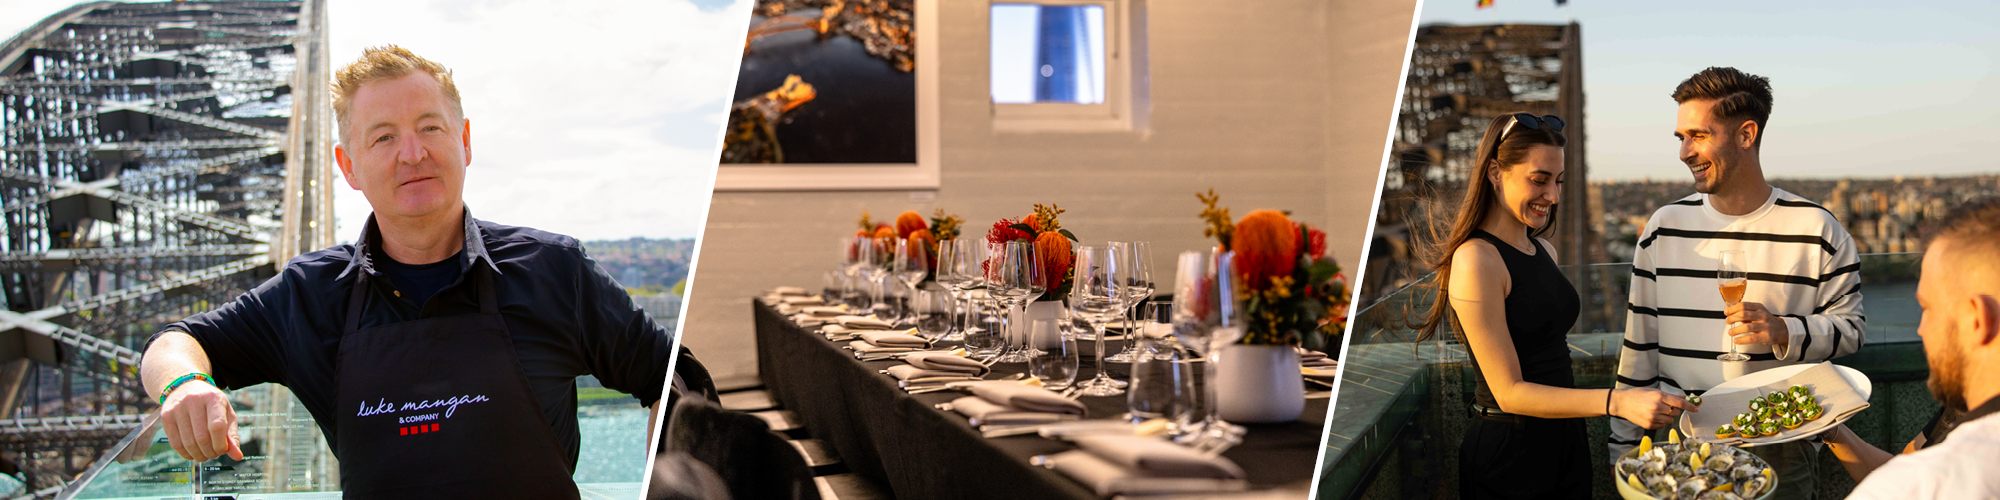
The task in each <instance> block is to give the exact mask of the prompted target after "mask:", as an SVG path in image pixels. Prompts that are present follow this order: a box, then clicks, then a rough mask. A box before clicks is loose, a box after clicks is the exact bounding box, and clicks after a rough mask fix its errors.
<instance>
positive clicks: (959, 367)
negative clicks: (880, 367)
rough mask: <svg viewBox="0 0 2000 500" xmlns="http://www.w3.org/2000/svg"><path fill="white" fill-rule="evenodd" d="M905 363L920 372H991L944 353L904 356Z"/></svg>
mask: <svg viewBox="0 0 2000 500" xmlns="http://www.w3.org/2000/svg"><path fill="white" fill-rule="evenodd" d="M903 361H904V362H906V363H909V364H910V366H914V367H917V369H919V370H928V371H936V372H949V373H952V374H957V375H974V376H984V375H986V372H987V371H988V370H990V368H987V367H986V365H983V364H979V362H978V361H975V360H973V359H971V358H966V357H962V356H957V355H953V354H948V353H942V352H919V353H913V354H910V355H908V356H903ZM1010 383H1011V382H1010ZM1014 385H1020V384H1014ZM1043 392H1047V391H1043Z"/></svg>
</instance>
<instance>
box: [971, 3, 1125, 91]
mask: <svg viewBox="0 0 2000 500" xmlns="http://www.w3.org/2000/svg"><path fill="white" fill-rule="evenodd" d="M990 13H991V19H992V25H991V35H992V47H991V56H990V57H991V64H992V73H991V75H992V76H991V78H992V88H993V102H995V103H999V104H1027V103H1038V102H1046V103H1071V104H1100V103H1103V102H1104V64H1105V57H1104V54H1105V53H1104V43H1105V41H1104V7H1103V6H1101V5H1026V4H993V8H992V10H991V11H990Z"/></svg>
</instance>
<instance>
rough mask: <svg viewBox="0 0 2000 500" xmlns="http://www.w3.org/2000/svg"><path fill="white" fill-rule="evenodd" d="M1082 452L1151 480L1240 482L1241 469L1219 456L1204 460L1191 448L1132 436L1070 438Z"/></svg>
mask: <svg viewBox="0 0 2000 500" xmlns="http://www.w3.org/2000/svg"><path fill="white" fill-rule="evenodd" d="M1070 440H1071V441H1072V442H1075V443H1076V446H1077V447H1078V448H1083V451H1087V452H1090V454H1092V455H1097V457H1098V458H1102V459H1104V460H1105V461H1107V462H1111V463H1112V464H1114V465H1117V466H1119V467H1123V468H1126V469H1131V470H1133V471H1135V472H1138V473H1140V474H1144V475H1147V476H1155V477H1205V478H1210V479H1243V468H1242V467H1238V466H1237V465H1236V462H1233V461H1230V460H1229V459H1227V458H1222V457H1219V456H1218V457H1208V456H1205V455H1202V453H1201V452H1198V451H1195V450H1194V449H1193V448H1188V447H1185V446H1181V445H1177V444H1173V443H1169V442H1167V441H1164V440H1161V439H1158V438H1153V437H1146V436H1135V435H1123V436H1120V435H1113V434H1089V435H1079V436H1074V437H1071V438H1070Z"/></svg>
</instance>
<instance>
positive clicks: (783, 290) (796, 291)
mask: <svg viewBox="0 0 2000 500" xmlns="http://www.w3.org/2000/svg"><path fill="white" fill-rule="evenodd" d="M771 293H773V294H776V295H805V294H806V289H804V288H799V287H795V286H781V287H777V288H773V289H771Z"/></svg>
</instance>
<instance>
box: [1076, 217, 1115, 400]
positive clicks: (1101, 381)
mask: <svg viewBox="0 0 2000 500" xmlns="http://www.w3.org/2000/svg"><path fill="white" fill-rule="evenodd" d="M1122 264H1123V262H1121V261H1119V260H1118V258H1117V254H1115V253H1113V252H1111V251H1109V250H1108V249H1104V248H1098V247H1087V246H1086V247H1077V249H1076V273H1075V275H1074V277H1072V278H1071V280H1072V281H1071V283H1070V289H1069V310H1070V312H1071V313H1072V314H1074V315H1075V316H1076V317H1077V318H1079V319H1082V320H1083V321H1084V322H1086V323H1090V329H1091V330H1093V331H1095V332H1096V333H1097V376H1096V377H1093V378H1091V379H1090V381H1088V382H1084V383H1082V384H1080V387H1083V391H1082V393H1083V395H1085V396H1117V395H1119V394H1124V393H1125V391H1124V390H1123V389H1119V388H1118V385H1117V384H1115V383H1114V382H1117V381H1116V380H1112V379H1111V373H1110V372H1109V371H1108V370H1106V369H1105V368H1107V367H1106V366H1105V363H1104V325H1105V324H1106V323H1110V322H1111V321H1112V320H1115V319H1118V318H1119V317H1120V316H1123V315H1124V313H1125V301H1126V296H1127V295H1126V292H1125V287H1124V285H1121V284H1119V282H1118V280H1117V279H1116V276H1118V269H1119V267H1121V266H1122Z"/></svg>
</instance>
